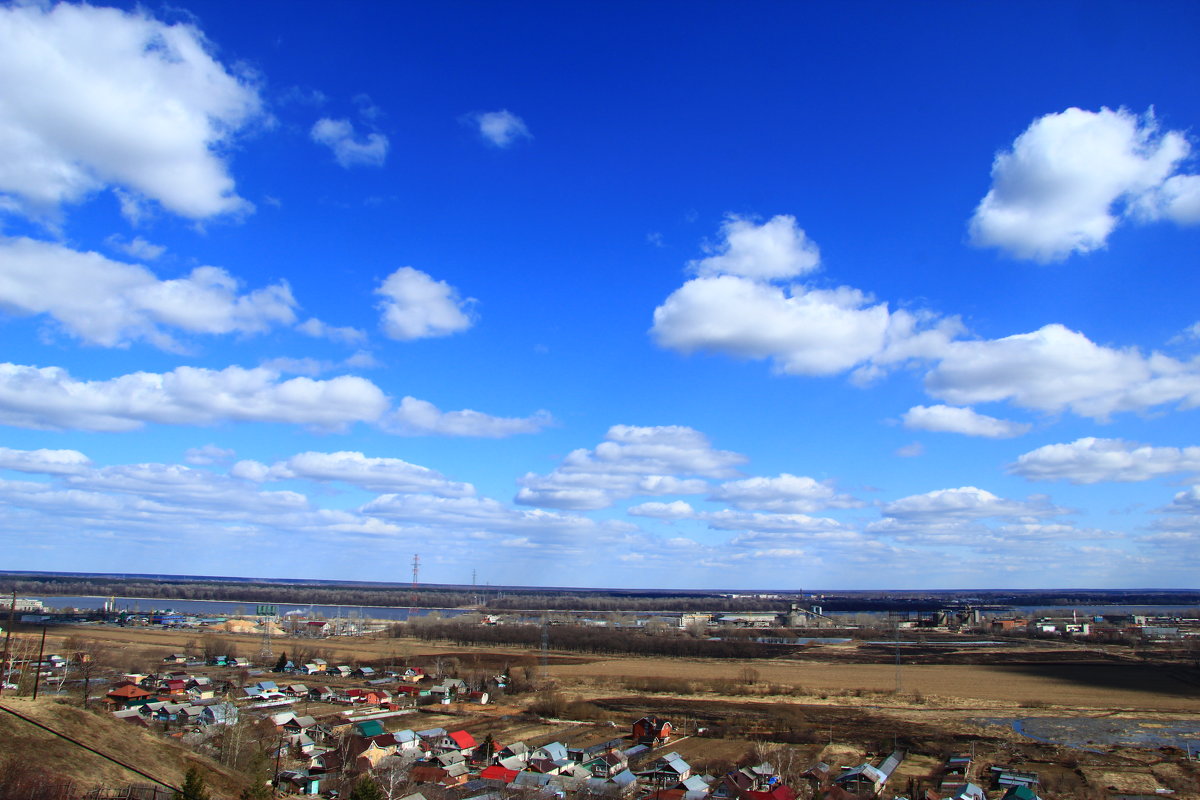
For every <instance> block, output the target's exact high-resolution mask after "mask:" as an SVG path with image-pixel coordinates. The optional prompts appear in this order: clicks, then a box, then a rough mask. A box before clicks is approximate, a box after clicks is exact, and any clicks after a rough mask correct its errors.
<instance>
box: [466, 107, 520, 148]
mask: <svg viewBox="0 0 1200 800" xmlns="http://www.w3.org/2000/svg"><path fill="white" fill-rule="evenodd" d="M468 119H470V120H471V121H472V122H473V123H474V124H475V126H476V127H477V129H478V130H479V135H480V136H481V137H482V138H483V140H484V141H485V142H488V143H489V144H491V145H494V146H495V147H499V148H507V147H512V146H513V145H514V144H516V143H517V142H519V141H521V140H522V139H532V138H533V134H531V133H530V132H529V127H528V126H527V125H526V124H525V121H524V120H523V119H521V118H520V117H518V116H517V115H516V114H514V113H512V112H511V111H509V110H508V109H506V108H505V109H501V110H499V111H481V112H478V113H475V114H471V115H470V116H469V117H468Z"/></svg>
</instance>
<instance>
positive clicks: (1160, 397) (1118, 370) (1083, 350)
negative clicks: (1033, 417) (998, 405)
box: [925, 324, 1200, 419]
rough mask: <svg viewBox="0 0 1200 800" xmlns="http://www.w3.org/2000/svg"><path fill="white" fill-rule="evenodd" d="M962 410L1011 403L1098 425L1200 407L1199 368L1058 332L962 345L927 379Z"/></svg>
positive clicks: (1051, 330)
mask: <svg viewBox="0 0 1200 800" xmlns="http://www.w3.org/2000/svg"><path fill="white" fill-rule="evenodd" d="M925 388H926V390H927V391H928V392H929V393H930V394H932V395H933V396H935V397H938V398H941V399H945V400H949V401H950V402H952V403H955V404H957V405H972V404H975V403H986V402H998V401H1002V400H1007V401H1009V402H1011V403H1013V404H1014V405H1018V406H1021V407H1023V408H1030V409H1035V410H1038V411H1049V412H1057V411H1063V410H1070V411H1073V412H1074V413H1076V414H1078V415H1080V416H1084V417H1093V418H1098V419H1104V418H1107V417H1108V416H1109V415H1111V414H1113V413H1115V412H1118V411H1132V410H1140V409H1145V408H1151V407H1153V406H1156V405H1161V404H1164V403H1179V404H1180V405H1182V406H1183V407H1185V408H1190V407H1194V406H1196V405H1197V404H1198V403H1200V362H1197V361H1192V362H1181V361H1178V360H1176V359H1172V358H1169V357H1167V356H1164V355H1161V354H1158V353H1154V354H1151V355H1150V356H1144V355H1142V354H1141V353H1140V352H1139V351H1138V350H1137V349H1136V348H1124V349H1119V350H1118V349H1115V348H1111V347H1105V346H1102V345H1097V344H1095V343H1094V342H1092V341H1091V340H1089V339H1088V338H1087V337H1086V336H1084V335H1083V334H1082V333H1079V332H1077V331H1072V330H1069V329H1067V328H1066V327H1064V326H1062V325H1058V324H1054V325H1046V326H1045V327H1043V328H1041V329H1039V330H1037V331H1034V332H1032V333H1022V334H1016V335H1014V336H1007V337H1004V338H1002V339H990V340H982V341H957V342H954V343H953V344H951V345H950V346H949V347H947V348H946V350H945V353H944V355H943V357H942V360H941V361H940V362H939V363H938V364H937V366H936V367H934V369H933V370H932V371H930V372H929V373H928V374H927V375H926V377H925Z"/></svg>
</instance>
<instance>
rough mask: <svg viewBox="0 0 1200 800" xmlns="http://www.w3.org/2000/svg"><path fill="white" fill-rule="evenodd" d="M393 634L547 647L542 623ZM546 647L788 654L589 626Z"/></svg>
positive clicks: (449, 626)
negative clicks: (540, 624) (543, 644)
mask: <svg viewBox="0 0 1200 800" xmlns="http://www.w3.org/2000/svg"><path fill="white" fill-rule="evenodd" d="M390 630H391V633H392V635H393V636H415V637H417V638H419V639H424V640H426V641H444V642H453V643H454V644H456V645H459V646H465V645H471V644H489V645H516V646H520V647H527V648H531V649H536V648H538V647H541V644H542V631H543V628H542V627H541V626H538V625H471V624H464V623H456V622H428V621H421V622H420V623H399V624H397V625H393V626H392V627H391V629H390ZM544 630H545V632H546V637H547V641H546V646H547V648H549V649H552V650H568V651H571V652H575V653H590V654H594V655H616V654H633V655H645V656H672V657H676V658H772V657H774V656H780V655H784V654H785V653H786V651H785V650H782V649H781V648H779V647H772V646H770V645H765V644H760V643H758V642H750V641H715V640H710V639H698V638H694V637H692V636H689V635H687V634H685V633H682V632H681V633H670V632H667V633H646V632H643V631H636V630H621V629H617V628H597V627H592V626H584V625H551V626H548V627H546V628H545V629H544Z"/></svg>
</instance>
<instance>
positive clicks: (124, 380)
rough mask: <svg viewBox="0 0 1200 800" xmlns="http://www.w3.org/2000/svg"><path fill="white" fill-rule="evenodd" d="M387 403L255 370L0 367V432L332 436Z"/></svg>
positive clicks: (360, 390)
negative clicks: (282, 426)
mask: <svg viewBox="0 0 1200 800" xmlns="http://www.w3.org/2000/svg"><path fill="white" fill-rule="evenodd" d="M387 405H388V401H387V397H386V396H385V395H384V393H383V392H382V391H381V390H380V389H379V387H378V386H376V385H375V384H373V383H371V382H370V381H368V380H366V379H364V378H359V377H355V376H350V375H343V376H340V377H337V378H332V379H330V380H312V379H310V378H292V379H291V380H280V378H279V374H278V373H277V372H274V371H271V370H268V369H263V368H261V367H260V368H256V369H244V368H242V367H227V368H225V369H222V370H212V369H200V368H197V367H179V368H177V369H174V370H172V371H170V372H165V373H153V372H135V373H131V374H128V375H122V376H120V377H117V378H112V379H110V380H99V381H83V380H78V379H76V378H73V377H71V375H70V374H69V373H68V372H67V371H66V370H65V369H62V368H59V367H40V368H39V367H33V366H25V365H21V364H10V363H4V364H0V424H4V425H13V426H16V427H21V428H36V429H49V430H88V431H129V430H136V429H138V428H141V427H143V426H144V425H145V424H146V423H160V424H167V425H214V424H217V423H221V422H284V423H292V424H297V425H306V426H310V427H314V428H321V429H337V428H342V427H345V426H346V425H349V424H351V423H353V422H374V421H375V420H377V419H379V417H380V416H381V415H382V414H383V413H384V411H386V409H387Z"/></svg>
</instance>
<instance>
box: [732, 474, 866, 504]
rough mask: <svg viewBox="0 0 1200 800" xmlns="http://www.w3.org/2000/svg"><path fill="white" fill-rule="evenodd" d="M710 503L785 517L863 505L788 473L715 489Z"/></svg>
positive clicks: (822, 485)
mask: <svg viewBox="0 0 1200 800" xmlns="http://www.w3.org/2000/svg"><path fill="white" fill-rule="evenodd" d="M709 499H711V500H720V501H722V502H726V503H729V504H731V505H732V506H733V507H734V508H738V509H741V510H743V511H770V512H774V513H785V514H806V513H810V512H813V511H820V510H822V509H826V508H857V507H859V506H861V505H862V501H860V500H857V499H855V498H854V497H851V496H850V495H847V494H838V492H837V491H836V490H834V488H833V487H832V486H830V485H829V484H828V483H822V482H820V481H817V480H814V479H813V478H809V477H806V476H798V475H789V474H788V473H786V472H785V473H783V474H781V475H779V476H777V477H774V478H766V477H755V478H745V479H743V480H737V481H727V482H725V483H722V484H721V485H720V486H718V487H717V488H716V489H714V490H713V492H712V494H711V495H710V497H709Z"/></svg>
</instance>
